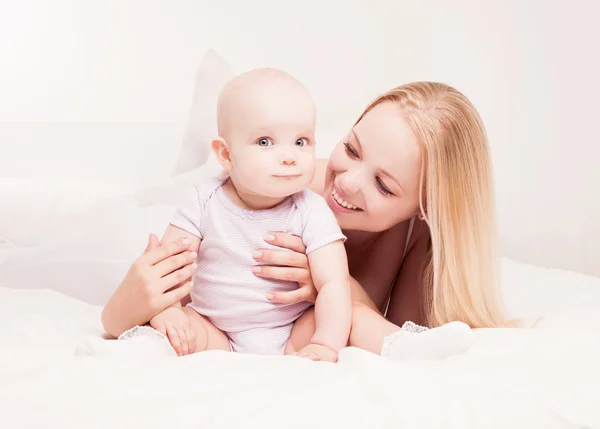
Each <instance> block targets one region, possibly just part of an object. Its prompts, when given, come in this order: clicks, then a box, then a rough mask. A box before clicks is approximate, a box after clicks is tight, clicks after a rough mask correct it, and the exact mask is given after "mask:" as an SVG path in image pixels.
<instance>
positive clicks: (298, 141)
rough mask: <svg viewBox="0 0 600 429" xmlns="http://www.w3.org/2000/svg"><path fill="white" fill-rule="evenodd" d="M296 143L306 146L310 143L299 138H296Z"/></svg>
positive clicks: (299, 145)
mask: <svg viewBox="0 0 600 429" xmlns="http://www.w3.org/2000/svg"><path fill="white" fill-rule="evenodd" d="M295 144H296V146H298V147H304V146H306V145H307V144H308V142H307V141H306V139H298V140H296V143H295Z"/></svg>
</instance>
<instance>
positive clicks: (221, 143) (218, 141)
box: [211, 137, 231, 172]
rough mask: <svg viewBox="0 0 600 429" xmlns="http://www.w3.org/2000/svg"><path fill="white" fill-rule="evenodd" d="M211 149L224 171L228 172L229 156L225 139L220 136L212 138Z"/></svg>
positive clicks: (229, 166)
mask: <svg viewBox="0 0 600 429" xmlns="http://www.w3.org/2000/svg"><path fill="white" fill-rule="evenodd" d="M211 146H212V150H213V152H214V153H215V155H217V159H218V160H219V162H220V163H221V165H222V166H223V168H224V169H225V171H227V172H229V171H230V170H231V157H230V155H229V148H228V147H227V142H226V141H225V139H223V138H221V137H217V138H215V139H213V141H212V143H211Z"/></svg>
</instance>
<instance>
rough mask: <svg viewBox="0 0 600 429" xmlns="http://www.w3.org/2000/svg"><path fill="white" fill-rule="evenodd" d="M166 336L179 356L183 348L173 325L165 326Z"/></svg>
mask: <svg viewBox="0 0 600 429" xmlns="http://www.w3.org/2000/svg"><path fill="white" fill-rule="evenodd" d="M167 336H168V337H169V341H170V342H171V345H172V346H173V348H174V349H175V351H176V352H177V355H178V356H181V354H182V352H183V350H182V348H181V340H180V339H179V335H178V334H177V329H175V327H174V326H169V327H168V328H167Z"/></svg>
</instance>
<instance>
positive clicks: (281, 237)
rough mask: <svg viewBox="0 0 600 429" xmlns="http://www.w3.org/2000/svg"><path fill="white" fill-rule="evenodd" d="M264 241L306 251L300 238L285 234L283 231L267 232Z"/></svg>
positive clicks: (296, 250) (302, 251)
mask: <svg viewBox="0 0 600 429" xmlns="http://www.w3.org/2000/svg"><path fill="white" fill-rule="evenodd" d="M265 241H266V242H267V243H270V244H272V245H274V246H278V247H284V248H286V249H290V250H293V251H294V252H298V253H306V246H304V243H303V242H302V239H301V238H300V237H298V236H297V235H292V234H287V233H285V232H273V233H269V234H268V235H267V236H266V237H265Z"/></svg>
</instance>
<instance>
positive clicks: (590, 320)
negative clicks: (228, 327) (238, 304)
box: [0, 260, 600, 429]
mask: <svg viewBox="0 0 600 429" xmlns="http://www.w3.org/2000/svg"><path fill="white" fill-rule="evenodd" d="M503 273H504V292H505V294H506V295H507V302H508V303H509V306H510V307H511V310H512V313H513V314H515V315H519V316H520V317H522V318H523V320H525V321H528V322H531V321H533V320H537V319H538V317H539V316H541V315H543V316H544V317H543V318H542V319H541V320H538V323H537V325H536V326H535V327H534V328H527V329H479V330H476V331H475V345H474V347H473V348H471V349H470V350H469V351H468V352H466V353H465V354H463V355H459V356H455V357H453V358H450V359H447V360H443V361H417V362H404V363H399V362H390V361H388V360H385V359H384V358H381V357H379V356H376V355H373V354H370V353H367V352H364V351H361V350H358V349H355V348H347V349H344V350H343V351H342V353H341V354H340V360H339V362H338V363H337V364H331V363H321V362H311V361H308V360H304V359H301V358H296V357H292V356H284V357H263V356H253V355H242V354H233V353H226V352H218V351H211V352H205V353H200V354H196V355H190V356H185V357H158V356H156V357H153V356H146V357H144V358H143V359H140V358H133V357H132V358H128V357H126V356H125V357H123V356H121V357H119V358H115V357H112V358H107V357H104V358H99V357H83V356H76V355H74V350H75V348H76V346H77V344H78V342H79V341H81V339H82V338H83V337H85V336H88V335H93V336H98V337H102V335H103V332H102V328H101V324H100V312H101V308H102V307H101V306H98V305H92V304H89V303H86V302H83V301H80V300H77V299H75V298H72V297H69V296H67V295H64V294H62V293H60V292H57V291H55V290H51V289H23V288H20V289H13V288H9V287H6V285H2V286H3V287H0V326H2V330H0V344H1V353H0V408H1V412H0V427H19V428H37V427H61V428H62V427H94V428H96V427H107V428H121V427H123V428H132V427H144V428H154V427H157V428H158V427H162V428H164V427H178V428H187V427H190V428H192V427H194V428H197V427H210V428H229V427H245V428H248V427H260V428H271V427H273V428H275V427H277V428H281V427H319V428H320V427H323V428H338V427H339V428H365V427H372V428H389V427H401V428H419V429H424V428H461V429H466V428H483V427H485V428H507V427H511V428H528V429H531V428H544V429H550V428H571V427H573V428H575V427H600V407H598V388H599V387H600V372H599V371H598V370H597V365H598V362H599V361H600V323H598V322H599V321H600V311H599V310H600V279H597V278H593V277H586V276H583V275H580V274H576V273H569V272H566V271H560V270H547V269H543V268H538V267H533V266H529V265H524V264H518V263H516V262H513V261H509V260H504V262H503ZM0 282H1V280H0ZM533 297H537V300H533V299H532V298H533ZM526 302H529V303H530V304H529V305H525V304H524V303H526ZM518 303H522V305H520V306H519V304H518Z"/></svg>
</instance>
